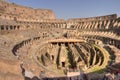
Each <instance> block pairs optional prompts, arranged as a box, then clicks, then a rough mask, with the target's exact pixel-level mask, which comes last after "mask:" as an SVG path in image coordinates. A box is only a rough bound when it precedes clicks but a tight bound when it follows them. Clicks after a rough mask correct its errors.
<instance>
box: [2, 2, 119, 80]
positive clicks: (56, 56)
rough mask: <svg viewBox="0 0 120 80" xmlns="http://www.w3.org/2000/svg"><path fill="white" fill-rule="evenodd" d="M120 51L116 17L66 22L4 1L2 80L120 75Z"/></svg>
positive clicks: (79, 19)
mask: <svg viewBox="0 0 120 80" xmlns="http://www.w3.org/2000/svg"><path fill="white" fill-rule="evenodd" d="M119 49H120V18H118V17H117V15H116V14H111V15H106V16H98V17H91V18H76V19H68V20H66V21H65V20H64V19H56V18H55V14H54V12H53V11H52V10H48V9H33V8H30V7H25V6H20V5H17V4H14V3H8V2H5V1H0V65H2V66H0V80H8V79H9V80H24V78H26V77H27V78H31V79H33V80H34V78H35V77H37V78H39V79H40V78H44V77H48V78H50V77H64V79H65V76H66V75H67V73H68V76H69V77H70V76H71V74H73V73H74V71H78V72H76V76H78V73H79V72H81V71H84V72H85V73H86V74H88V77H89V80H90V79H92V78H94V77H90V75H91V73H92V74H94V73H95V75H96V74H97V72H98V71H99V70H102V71H103V72H105V70H104V69H108V67H114V68H116V69H119V67H116V66H113V65H114V64H117V63H119V61H120V54H119V52H120V50H119ZM70 72H72V73H70ZM103 74H104V73H103ZM103 74H101V75H100V76H97V75H96V76H95V77H99V78H100V77H103ZM74 76H75V74H74ZM61 80H63V78H61Z"/></svg>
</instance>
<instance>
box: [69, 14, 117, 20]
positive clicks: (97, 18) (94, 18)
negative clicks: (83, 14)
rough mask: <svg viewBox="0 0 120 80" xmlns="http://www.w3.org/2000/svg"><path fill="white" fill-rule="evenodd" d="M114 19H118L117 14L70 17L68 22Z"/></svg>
mask: <svg viewBox="0 0 120 80" xmlns="http://www.w3.org/2000/svg"><path fill="white" fill-rule="evenodd" d="M113 19H117V14H111V15H106V16H97V17H89V18H72V19H69V20H68V22H86V21H102V20H113Z"/></svg>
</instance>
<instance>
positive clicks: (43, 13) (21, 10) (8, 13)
mask: <svg viewBox="0 0 120 80" xmlns="http://www.w3.org/2000/svg"><path fill="white" fill-rule="evenodd" d="M0 18H2V19H9V20H19V21H22V20H24V19H26V20H39V19H55V14H54V12H53V11H52V10H49V9H33V8H31V7H25V6H20V5H17V4H14V3H8V2H4V1H1V0H0Z"/></svg>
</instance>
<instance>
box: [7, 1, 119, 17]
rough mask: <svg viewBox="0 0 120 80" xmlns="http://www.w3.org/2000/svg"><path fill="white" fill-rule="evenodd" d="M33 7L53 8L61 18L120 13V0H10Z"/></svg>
mask: <svg viewBox="0 0 120 80" xmlns="http://www.w3.org/2000/svg"><path fill="white" fill-rule="evenodd" d="M8 1H10V2H14V3H16V4H20V5H23V6H28V7H32V8H42V9H52V10H53V11H54V13H55V16H56V17H57V18H60V19H69V18H86V17H95V16H103V15H109V14H118V16H119V17H120V0H8Z"/></svg>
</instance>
